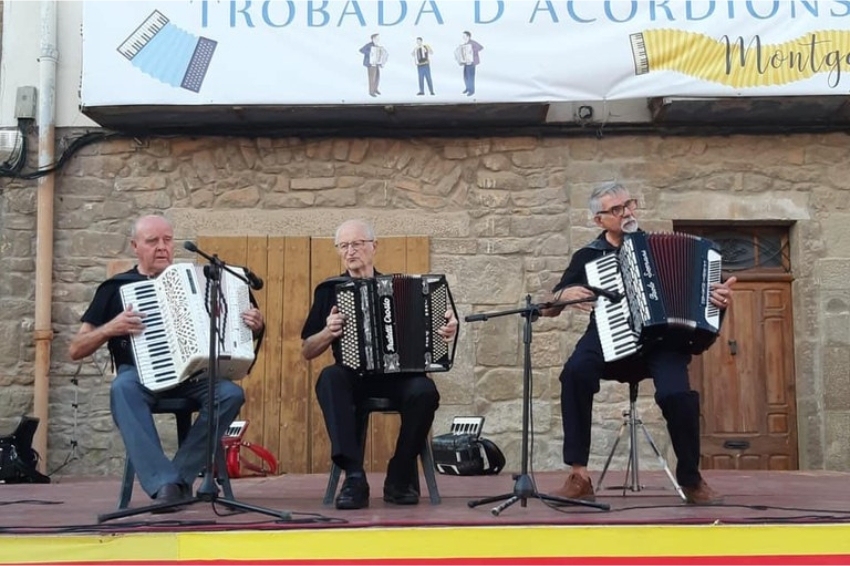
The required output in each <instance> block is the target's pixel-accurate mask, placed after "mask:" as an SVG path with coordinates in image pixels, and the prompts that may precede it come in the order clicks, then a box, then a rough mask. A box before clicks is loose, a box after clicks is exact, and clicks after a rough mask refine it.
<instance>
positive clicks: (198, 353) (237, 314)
mask: <svg viewBox="0 0 850 566" xmlns="http://www.w3.org/2000/svg"><path fill="white" fill-rule="evenodd" d="M203 267H204V266H202V265H197V264H194V263H174V264H172V265H170V266H168V267H167V268H166V269H165V270H163V272H162V273H161V274H159V276H158V277H157V278H156V279H151V280H148V281H139V282H137V283H130V284H127V285H123V286H122V287H121V288H120V294H121V301H122V303H123V304H124V307H125V308H127V305H133V308H134V309H135V310H138V311H140V312H141V313H143V314H144V315H145V329H144V331H143V332H141V333H140V334H134V335H132V336H131V344H132V347H133V355H134V357H135V359H136V367H137V369H138V371H139V380H140V381H141V382H142V385H144V386H145V387H147V388H148V389H150V390H151V391H164V390H167V389H171V388H172V387H176V386H177V385H179V384H180V383H182V382H183V381H185V380H187V379H189V378H191V377H193V376H195V375H197V374H199V373H201V372H202V371H205V370H207V369H208V368H209V351H210V315H209V314H208V300H207V297H208V295H207V293H208V284H207V278H206V275H205V274H204V271H203ZM230 268H231V269H239V268H235V267H234V266H230ZM250 306H251V297H250V291H249V290H248V284H247V283H245V281H243V280H242V279H240V278H239V277H236V276H235V275H233V274H232V273H230V272H228V271H226V270H225V271H222V276H221V297H220V300H219V308H220V309H221V310H220V316H219V341H218V348H217V350H218V366H217V369H218V371H217V374H216V375H217V376H218V377H219V378H220V379H227V380H231V381H236V380H239V379H242V378H244V377H245V376H246V375H247V374H248V372H249V371H250V369H251V366H252V365H253V363H254V358H255V348H254V338H253V333H252V331H251V329H250V328H248V326H247V325H246V324H245V322H244V321H243V320H242V317H241V313H242V312H244V311H246V310H247V309H249V308H250Z"/></svg>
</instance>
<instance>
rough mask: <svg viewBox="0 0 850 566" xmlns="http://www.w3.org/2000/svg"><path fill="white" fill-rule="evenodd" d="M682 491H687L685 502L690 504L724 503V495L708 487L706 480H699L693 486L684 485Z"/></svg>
mask: <svg viewBox="0 0 850 566" xmlns="http://www.w3.org/2000/svg"><path fill="white" fill-rule="evenodd" d="M682 491H683V492H684V493H685V502H686V503H687V504H688V505H720V504H722V503H723V496H722V495H720V494H719V493H717V492H716V491H714V490H713V489H711V488H710V487H708V484H707V483H705V480H699V483H698V484H697V485H696V486H693V487H686V486H684V485H683V486H682Z"/></svg>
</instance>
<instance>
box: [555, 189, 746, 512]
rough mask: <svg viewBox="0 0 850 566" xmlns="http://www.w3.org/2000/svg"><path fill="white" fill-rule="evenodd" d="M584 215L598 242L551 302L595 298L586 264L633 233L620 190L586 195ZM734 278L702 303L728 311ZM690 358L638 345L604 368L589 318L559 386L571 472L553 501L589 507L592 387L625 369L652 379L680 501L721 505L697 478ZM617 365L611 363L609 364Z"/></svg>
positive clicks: (586, 305)
mask: <svg viewBox="0 0 850 566" xmlns="http://www.w3.org/2000/svg"><path fill="white" fill-rule="evenodd" d="M589 206H590V211H591V213H592V214H593V218H594V222H595V223H596V225H597V226H599V227H600V228H602V229H603V232H602V233H601V234H600V235H599V237H598V238H596V239H595V240H593V241H592V242H591V243H590V244H588V245H587V246H585V247H583V248H581V249H580V250H578V251H577V252H576V253H575V254H573V257H572V259H571V261H570V264H569V266H567V269H566V270H565V271H564V273H563V275H562V277H561V280H560V281H559V282H558V284H557V285H556V286H555V288H554V289H553V297H552V298H553V300H554V301H555V302H560V301H564V302H568V301H576V300H582V299H593V298H594V297H595V293H594V292H593V291H591V290H590V289H588V288H587V287H586V285H587V276H586V274H585V265H586V264H587V263H588V262H591V261H593V260H596V259H598V258H600V257H602V256H603V255H605V254H609V253H613V252H615V251H617V250H618V249H619V247H620V246H621V245H622V243H623V236H624V234H626V233H631V232H635V231H637V230H638V221H637V217H636V215H635V212H636V210H637V200H636V199H634V198H632V197H631V196H630V195H629V192H628V191H627V190H626V189H625V188H624V187H623V186H622V185H619V184H616V183H615V184H609V185H604V186H602V187H599V188H597V189H596V190H595V191H594V192H593V193H592V194H591V197H590V204H589ZM735 281H736V279H735V277H730V278H729V279H728V280H726V282H724V283H722V284H718V285H715V286H714V287H713V289H712V290H711V292H710V297H709V300H710V301H711V303H712V304H714V305H715V306H717V307H718V308H719V309H721V313H722V312H723V311H725V310H726V308H727V307H728V306H729V302H730V300H731V297H732V292H731V290H732V289H731V288H732V285H734V283H735ZM572 307H573V308H576V309H579V310H581V311H584V312H588V313H591V312H593V307H594V302H593V301H592V300H589V301H587V302H579V303H576V304H574V305H572ZM563 308H564V307H559V308H558V307H556V308H550V309H544V310H543V312H542V313H541V314H543V315H544V316H557V315H558V314H560V313H561V311H562V310H563ZM690 361H691V354H690V353H688V352H683V351H679V350H677V349H672V348H666V347H664V346H658V347H644V348H643V349H642V350H641V351H640V352H638V353H637V354H633V355H632V356H630V357H628V358H624V359H622V360H617V362H612V363H607V362H605V359H604V357H603V353H602V345H601V343H600V340H599V332H598V330H597V326H596V320H595V317H594V316H591V317H590V323H589V324H588V327H587V330H586V331H585V333H584V335H582V337H581V338H580V339H579V341H578V342H577V343H576V346H575V350H574V351H573V353H572V355H571V356H570V358H569V359H568V360H567V362H566V364H565V365H564V369H563V371H562V372H561V375H560V381H561V417H562V422H563V428H564V463H565V464H567V465H569V466H571V470H570V474H569V476H568V477H567V480H566V482H565V483H564V485H563V487H561V488H560V489H558V490H556V491H555V492H553V495H557V496H561V497H567V498H571V499H584V500H589V501H593V500H594V499H595V494H594V491H593V484H592V482H591V480H590V475H589V474H588V471H587V461H588V457H589V454H590V428H591V419H592V409H593V396H594V395H595V394H596V393H597V392H598V391H599V381H600V380H601V379H606V378H609V379H610V378H611V377H612V375H613V374H614V372H618V371H623V370H624V369H625V370H627V371H631V372H632V373H634V374H641V375H645V374H648V375H650V376H651V377H652V379H653V381H654V383H655V401H656V403H658V406H659V407H660V408H661V413H662V415H663V416H664V419H665V420H666V421H667V430H668V431H669V433H670V440H671V443H672V445H673V450H674V452H675V453H676V458H677V465H676V480H677V481H678V482H679V485H680V486H681V487H682V490H683V492H684V494H685V498H686V501H687V502H688V503H689V504H693V505H711V504H717V503H721V502H722V498H721V497H720V496H719V495H718V494H717V493H716V492H715V491H714V490H712V489H711V488H710V487H709V486H708V484H707V483H706V482H705V480H704V479H703V478H702V476H701V475H700V472H699V462H700V430H699V419H700V416H699V415H700V405H699V394H698V393H697V392H696V391H693V390H691V387H690V383H689V378H688V364H689V363H690ZM615 364H616V365H615Z"/></svg>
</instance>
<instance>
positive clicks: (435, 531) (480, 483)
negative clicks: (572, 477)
mask: <svg viewBox="0 0 850 566" xmlns="http://www.w3.org/2000/svg"><path fill="white" fill-rule="evenodd" d="M705 476H706V479H707V480H708V481H709V483H710V484H711V485H712V487H714V488H715V489H716V490H717V491H719V492H721V493H723V494H724V495H725V496H726V501H725V503H724V505H720V506H713V507H694V506H688V505H685V504H684V503H682V501H681V500H680V499H679V497H678V495H677V494H676V492H675V491H673V489H672V486H671V485H670V482H669V480H668V479H667V477H666V476H665V475H664V474H663V472H643V473H641V482H642V483H643V484H644V485H646V486H647V489H646V490H644V491H641V492H631V491H628V492H626V495H625V496H624V495H623V494H622V490H618V489H602V490H599V486H597V491H598V493H599V496H598V498H597V501H598V502H600V503H606V504H608V505H610V507H611V508H610V510H607V511H605V510H599V509H596V508H592V507H587V506H583V505H567V506H562V507H555V506H551V505H549V504H547V503H544V502H543V501H541V500H539V499H537V498H533V497H532V498H529V499H527V500H526V502H525V505H523V504H522V502H521V501H520V502H517V503H516V504H514V505H511V506H509V507H508V508H506V509H504V510H501V512H500V513H498V515H497V514H494V513H493V510H494V508H495V507H496V506H497V505H498V503H497V502H494V503H488V504H484V505H480V506H477V507H474V508H470V507H469V505H468V503H469V502H470V501H473V500H477V499H480V498H484V497H488V496H494V495H499V494H503V493H511V492H512V491H513V488H514V480H513V478H512V476H511V475H510V474H505V473H503V474H501V475H498V476H477V477H452V476H442V475H438V477H437V480H438V483H439V489H440V495H441V497H442V503H441V504H439V505H432V504H430V503H429V502H428V498H427V494H425V493H423V497H422V501H421V502H420V504H419V505H417V506H404V507H402V506H394V505H390V504H387V503H384V502H383V501H382V499H381V486H382V483H383V476H382V475H380V474H372V475H371V476H370V484H371V486H372V499H371V502H370V507H369V508H368V509H363V510H356V511H338V510H336V509H334V508H333V506H332V505H331V506H323V505H322V502H321V500H322V496H323V493H324V489H325V484H326V481H327V476H326V475H324V474H321V475H320V474H315V475H282V476H277V477H269V478H240V479H235V480H232V483H233V489H234V494H235V498H236V501H237V502H239V503H244V504H248V505H251V506H258V507H260V508H262V509H265V510H268V511H269V512H270V513H268V514H267V513H263V512H257V511H247V512H236V513H234V512H232V511H230V510H229V509H228V508H227V507H226V506H225V505H223V504H221V502H216V503H212V502H209V501H197V502H194V503H192V504H190V505H189V506H188V507H186V508H185V509H184V510H181V511H179V512H176V513H170V514H162V515H153V514H150V513H144V514H140V515H135V516H131V517H126V518H121V519H111V520H108V521H105V522H101V523H99V522H98V516H99V515H101V514H104V513H110V512H112V511H114V510H115V509H116V505H117V500H118V491H119V480H118V479H117V478H60V479H58V480H54V483H51V484H49V485H28V484H14V485H0V509H2V512H0V535H2V536H0V564H11V563H45V564H46V563H49V564H58V563H71V562H72V561H80V560H82V561H85V562H86V563H100V564H115V563H126V562H127V561H133V563H134V564H163V563H169V564H184V563H198V562H203V561H206V560H217V563H232V564H245V563H251V564H254V563H258V562H262V563H264V564H291V563H299V564H303V563H313V564H331V563H333V564H337V563H353V562H360V563H376V562H378V561H380V560H390V562H391V563H396V564H397V563H400V562H403V563H406V564H414V563H415V564H426V563H427V564H437V563H439V564H449V563H451V564H457V563H461V562H462V563H476V564H478V563H482V564H483V563H489V564H497V563H498V564H508V563H510V564H514V563H524V564H530V563H534V564H540V563H546V564H556V563H557V564H562V563H583V564H586V563H591V562H592V563H594V564H626V563H628V564H635V563H647V562H650V563H665V561H666V563H681V562H684V561H687V562H689V563H712V564H719V563H724V564H744V563H746V564H756V563H766V564H767V563H770V564H779V563H794V564H808V563H812V564H848V563H850V474H847V473H837V472H742V471H711V472H707V473H706V474H705ZM565 477H566V473H565V472H558V473H554V472H547V473H539V474H536V475H534V479H535V483H536V485H537V487H538V489H539V491H540V492H541V493H548V492H550V491H552V490H554V489H556V488H557V487H559V486H560V485H561V483H562V482H563V480H564V479H565ZM622 479H623V477H622V474H619V475H618V474H617V473H614V474H611V473H609V477H608V478H606V485H611V484H616V483H617V482H618V481H619V482H620V483H622ZM422 485H423V488H424V481H423V482H422ZM133 495H134V499H133V501H132V502H131V507H136V506H144V505H148V504H149V503H150V500H149V499H148V498H147V497H146V496H145V495H144V493H143V492H142V491H141V488H139V487H138V486H136V487H135V490H134V494H133ZM222 531H227V535H228V536H227V537H222V536H221V535H222V534H223V533H222ZM671 532H675V533H676V536H667V535H669V534H670V533H671ZM16 535H22V536H16ZM210 535H216V536H210ZM571 535H576V536H571ZM677 559H678V562H677V561H676V560H677ZM221 560H224V561H223V562H222V561H221ZM759 560H763V562H759Z"/></svg>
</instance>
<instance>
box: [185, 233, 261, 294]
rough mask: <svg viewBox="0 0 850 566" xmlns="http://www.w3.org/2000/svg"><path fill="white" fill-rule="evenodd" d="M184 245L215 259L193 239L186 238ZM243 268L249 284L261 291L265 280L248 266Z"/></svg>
mask: <svg viewBox="0 0 850 566" xmlns="http://www.w3.org/2000/svg"><path fill="white" fill-rule="evenodd" d="M183 247H184V248H186V249H187V250H189V251H190V252H192V253H196V254H200V255H201V256H203V257H205V258H206V259H208V260H210V261H213V258H212V257H210V256H208V255H207V254H205V253H204V252H202V251H201V250H200V249H198V246H196V245H195V242H192V241H191V240H186V241H185V242H183ZM242 269H243V270H245V278H246V279H247V280H248V284H249V285H250V286H251V288H252V289H254V290H255V291H259V290H260V289H262V288H263V280H262V279H260V278H259V277H257V274H256V273H254V272H253V271H251V270H250V269H248V268H247V267H243V268H242Z"/></svg>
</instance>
